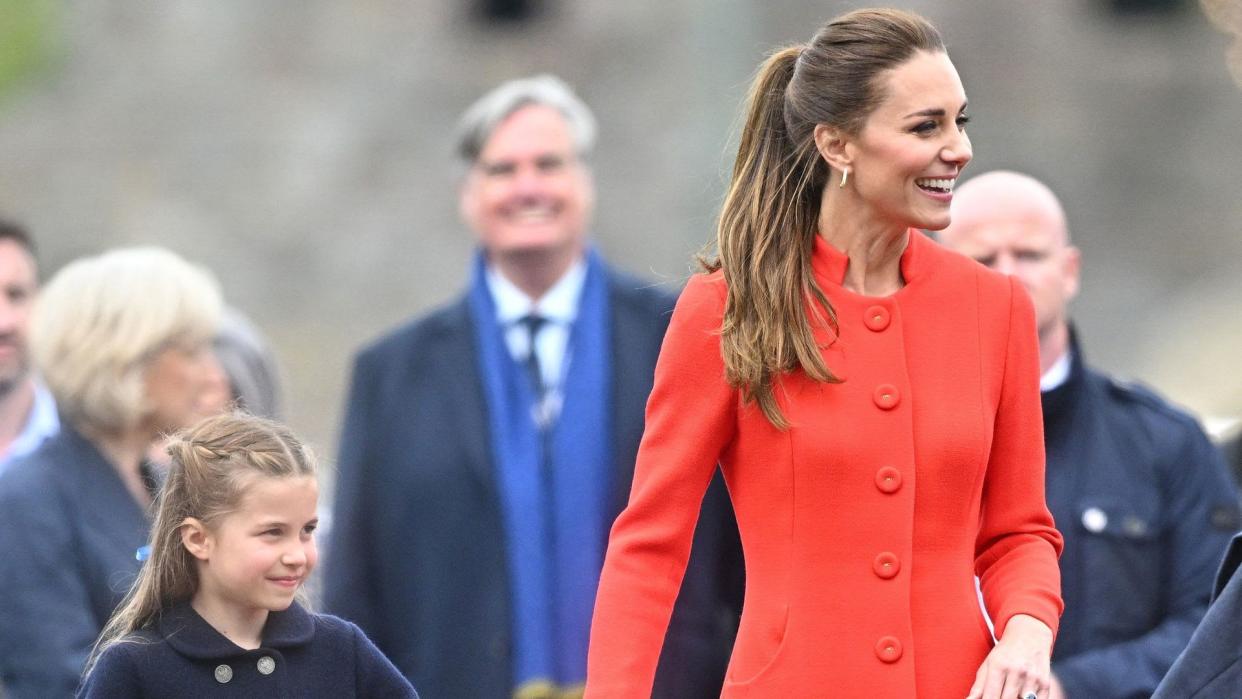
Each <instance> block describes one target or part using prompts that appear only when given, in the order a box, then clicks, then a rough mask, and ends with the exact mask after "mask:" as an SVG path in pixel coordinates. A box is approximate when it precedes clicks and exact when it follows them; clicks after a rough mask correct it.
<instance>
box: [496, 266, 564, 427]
mask: <svg viewBox="0 0 1242 699" xmlns="http://www.w3.org/2000/svg"><path fill="white" fill-rule="evenodd" d="M484 279H485V281H486V282H487V290H488V292H489V293H490V294H491V296H492V302H493V303H494V304H495V306H496V320H497V322H499V323H500V327H501V328H503V329H504V333H505V344H506V345H508V347H509V354H510V355H511V356H512V357H513V359H514V360H515V361H517V362H519V363H522V362H525V361H526V359H527V357H528V356H529V355H530V349H531V348H530V333H529V332H528V331H527V329H526V326H524V325H522V323H521V319H522V318H524V317H526V316H528V315H532V314H533V315H537V316H539V317H541V318H543V319H544V321H545V322H544V324H543V326H542V327H541V328H540V329H539V332H538V333H537V334H536V335H535V354H536V356H537V357H538V358H539V370H540V373H541V374H542V377H543V385H544V387H545V391H546V392H545V397H544V401H545V402H544V405H543V410H545V411H547V414H548V415H549V416H550V417H551V418H553V419H555V416H556V415H557V414H559V413H560V406H561V401H562V396H563V394H562V392H561V388H562V384H563V383H564V380H565V369H566V368H567V367H568V366H569V358H570V354H571V352H572V348H571V347H570V346H569V333H570V330H571V329H572V328H573V323H574V320H576V319H577V317H578V301H579V299H580V298H581V297H582V287H583V284H584V283H585V282H586V262H585V261H584V260H582V259H579V260H578V261H576V262H574V264H573V266H571V267H570V268H569V269H568V270H567V271H566V272H565V274H563V275H562V276H561V278H560V279H558V280H557V282H556V283H555V284H553V285H552V288H550V289H548V291H547V292H546V293H544V295H543V296H542V297H540V298H538V299H532V298H531V297H529V296H527V295H526V293H525V292H523V291H522V290H521V289H519V288H518V287H517V286H516V285H515V284H514V283H513V282H511V281H509V280H508V279H506V278H505V276H504V275H503V274H501V273H500V271H499V270H497V269H496V268H495V267H493V266H492V265H488V266H487V272H486V275H485V277H484Z"/></svg>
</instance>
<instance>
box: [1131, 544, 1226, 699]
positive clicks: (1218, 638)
mask: <svg viewBox="0 0 1242 699" xmlns="http://www.w3.org/2000/svg"><path fill="white" fill-rule="evenodd" d="M1240 563H1242V534H1239V535H1237V536H1235V537H1233V541H1232V542H1230V544H1229V551H1228V552H1227V553H1226V554H1225V560H1224V561H1223V562H1222V563H1221V566H1220V571H1219V572H1217V574H1216V588H1215V590H1214V591H1213V600H1212V606H1211V607H1209V608H1208V611H1207V615H1206V616H1204V617H1203V621H1202V623H1200V624H1199V628H1198V629H1196V630H1195V634H1194V635H1193V636H1191V637H1190V645H1188V646H1186V650H1184V651H1183V652H1182V654H1181V656H1180V657H1178V659H1177V662H1175V663H1173V667H1172V668H1170V669H1169V674H1167V675H1165V677H1164V681H1162V682H1161V683H1160V686H1159V687H1157V688H1156V693H1155V694H1153V695H1152V699H1237V697H1242V575H1238V574H1237V570H1238V565H1239V564H1240Z"/></svg>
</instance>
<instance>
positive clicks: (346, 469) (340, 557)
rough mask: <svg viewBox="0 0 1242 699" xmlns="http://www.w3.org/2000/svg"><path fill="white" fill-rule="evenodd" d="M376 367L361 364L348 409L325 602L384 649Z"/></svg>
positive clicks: (356, 366) (357, 363)
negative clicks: (376, 516)
mask: <svg viewBox="0 0 1242 699" xmlns="http://www.w3.org/2000/svg"><path fill="white" fill-rule="evenodd" d="M370 366H371V363H369V362H368V361H367V355H365V354H364V355H360V356H359V358H358V359H357V360H356V361H355V363H354V370H353V375H352V378H351V381H350V391H349V399H348V402H347V403H346V406H345V423H344V427H343V429H342V430H341V444H340V449H339V451H338V454H337V473H336V493H335V496H334V499H333V508H332V530H331V531H330V532H329V533H328V550H327V556H326V560H325V564H324V578H323V602H324V609H325V611H327V612H329V613H331V614H334V615H336V616H339V617H342V618H344V619H347V620H349V621H352V622H354V623H356V624H358V625H359V626H361V627H362V628H363V630H364V631H365V632H366V633H367V634H369V635H370V636H371V637H372V638H375V639H376V640H377V641H378V642H379V643H380V644H381V645H383V644H384V643H385V641H384V638H383V633H382V629H383V626H382V624H381V619H382V618H383V617H382V612H381V611H380V610H378V609H376V605H377V604H378V603H379V599H378V597H377V595H376V593H375V586H374V582H375V576H374V574H373V573H372V570H371V561H373V560H375V558H374V556H375V555H376V554H375V552H374V551H372V549H371V546H372V542H374V541H376V540H377V538H382V537H378V535H377V534H376V533H375V532H374V531H373V529H374V522H373V513H374V512H375V509H374V508H373V507H372V506H371V502H370V487H372V486H373V485H374V484H375V483H377V482H382V479H379V478H376V476H375V474H373V473H371V472H370V471H371V470H372V469H374V468H376V466H377V464H376V462H375V459H374V458H373V457H372V455H371V454H370V445H371V444H372V442H373V441H374V436H373V435H372V433H371V431H372V430H373V429H374V428H375V425H376V422H375V418H374V416H373V414H372V412H373V411H372V410H371V406H372V404H373V403H374V402H375V400H376V398H377V393H376V391H377V386H376V384H375V382H374V381H373V380H372V378H371V377H372V374H373V373H374V372H371V371H369V370H368V368H369V367H370Z"/></svg>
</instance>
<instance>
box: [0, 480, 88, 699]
mask: <svg viewBox="0 0 1242 699" xmlns="http://www.w3.org/2000/svg"><path fill="white" fill-rule="evenodd" d="M31 465H33V464H31ZM39 465H40V466H46V465H47V464H43V463H41V464H39ZM6 475H17V474H6ZM23 475H25V474H23ZM4 485H5V486H6V487H4V488H3V492H2V494H0V590H3V594H0V673H2V675H0V682H2V683H3V685H4V687H5V691H6V692H7V694H5V696H7V697H9V698H10V699H23V698H24V697H47V696H69V695H71V694H72V693H73V691H74V689H75V688H77V686H78V682H79V680H80V679H81V674H82V669H83V668H84V667H85V665H86V658H87V655H88V654H89V653H90V651H91V648H92V646H93V645H94V643H95V636H96V635H97V634H98V633H99V630H100V626H101V625H102V623H103V621H106V620H97V619H96V617H95V612H94V610H93V609H92V605H91V596H90V592H89V590H88V588H87V580H86V578H85V576H83V575H82V574H81V571H80V570H79V567H78V561H77V560H76V559H75V556H74V552H75V550H76V543H75V542H74V541H73V537H72V536H71V533H70V529H69V524H68V522H69V521H71V519H72V517H71V515H70V514H69V513H66V512H64V511H63V508H61V507H60V506H59V505H58V503H57V502H56V500H55V499H54V495H53V493H52V492H51V490H50V489H49V488H48V486H47V485H46V483H45V482H44V481H36V480H33V479H22V481H21V482H20V483H17V482H13V481H10V482H8V483H5V484H4ZM33 488H39V489H40V490H41V492H33Z"/></svg>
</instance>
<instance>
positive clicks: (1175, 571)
mask: <svg viewBox="0 0 1242 699" xmlns="http://www.w3.org/2000/svg"><path fill="white" fill-rule="evenodd" d="M952 213H953V222H952V223H951V224H950V226H949V228H948V229H946V230H945V231H943V232H942V233H941V235H940V240H941V242H942V243H943V244H945V245H946V246H948V247H950V248H953V249H955V250H957V251H959V252H961V253H963V254H965V255H968V256H970V257H973V258H974V259H976V260H978V261H979V262H980V263H982V264H984V265H987V266H988V267H991V268H993V269H995V270H998V271H1000V272H1003V273H1005V274H1012V275H1014V276H1015V277H1017V278H1018V279H1019V280H1020V281H1021V282H1022V284H1023V286H1025V287H1026V290H1027V291H1028V292H1029V293H1030V295H1031V298H1032V300H1033V301H1034V304H1035V315H1036V325H1037V329H1038V333H1039V353H1040V371H1041V372H1042V376H1041V378H1040V389H1041V391H1042V393H1043V409H1044V440H1045V446H1046V451H1047V471H1046V477H1047V489H1046V490H1047V498H1048V507H1049V509H1050V510H1052V514H1053V516H1054V517H1055V518H1056V522H1057V527H1058V528H1059V529H1060V530H1061V533H1062V534H1063V535H1064V536H1065V551H1064V553H1063V554H1062V556H1061V575H1062V583H1061V584H1062V595H1063V597H1064V599H1065V614H1064V616H1063V617H1062V620H1061V628H1060V631H1059V633H1058V636H1057V641H1056V646H1055V648H1054V653H1053V665H1052V670H1053V674H1054V677H1055V682H1054V687H1053V693H1052V695H1051V697H1052V698H1053V699H1055V698H1057V697H1070V698H1071V699H1080V698H1090V699H1107V698H1109V697H1116V698H1117V699H1121V698H1122V697H1147V696H1150V695H1151V693H1152V691H1154V690H1155V688H1156V685H1157V684H1158V683H1159V682H1160V678H1161V677H1162V676H1163V675H1164V674H1165V672H1167V671H1168V669H1169V667H1170V665H1172V663H1173V660H1174V659H1175V658H1176V657H1177V655H1178V653H1179V652H1180V651H1181V649H1182V648H1184V647H1185V645H1186V643H1187V641H1188V640H1189V639H1190V635H1191V633H1192V632H1193V631H1194V629H1195V626H1196V625H1197V624H1198V623H1199V619H1200V618H1201V617H1202V616H1203V612H1204V610H1205V609H1206V606H1207V603H1208V596H1209V594H1210V593H1211V590H1212V580H1213V575H1214V573H1215V571H1216V565H1217V563H1218V562H1219V561H1220V557H1221V555H1222V554H1223V553H1224V550H1225V547H1226V545H1227V544H1228V542H1229V538H1230V536H1231V535H1232V534H1233V533H1234V531H1236V530H1237V529H1238V527H1239V526H1240V518H1239V514H1238V509H1237V505H1236V503H1237V495H1236V492H1235V488H1234V484H1233V482H1232V479H1231V477H1230V476H1229V474H1228V472H1227V470H1226V468H1225V465H1224V462H1223V460H1222V459H1221V457H1220V455H1219V453H1217V451H1216V449H1215V448H1214V447H1213V446H1212V444H1211V442H1209V441H1208V438H1207V437H1206V436H1205V435H1204V433H1203V430H1202V429H1201V428H1200V427H1199V424H1198V423H1197V422H1196V421H1195V419H1194V418H1193V417H1191V416H1190V415H1188V414H1186V413H1185V412H1183V411H1181V410H1178V409H1177V408H1174V407H1173V406H1171V405H1169V403H1167V402H1166V401H1165V400H1163V399H1162V398H1160V397H1159V396H1157V395H1156V394H1155V393H1153V392H1151V391H1150V390H1148V389H1146V388H1144V387H1141V386H1135V385H1130V384H1122V383H1119V382H1117V381H1116V380H1114V379H1112V378H1110V377H1108V376H1107V375H1105V374H1103V373H1101V372H1099V371H1096V370H1095V369H1093V368H1091V367H1090V366H1088V365H1087V364H1086V362H1085V360H1084V358H1083V352H1082V349H1081V347H1080V345H1079V342H1078V340H1077V337H1076V335H1075V333H1074V329H1073V326H1072V325H1071V323H1070V321H1069V313H1068V308H1069V303H1070V301H1071V300H1072V299H1073V298H1074V296H1075V295H1076V294H1077V293H1078V283H1079V265H1080V255H1079V252H1078V250H1077V249H1076V248H1074V247H1073V245H1071V244H1070V237H1069V227H1068V226H1067V224H1066V218H1065V212H1064V210H1063V209H1062V207H1061V204H1060V202H1059V201H1058V200H1057V197H1056V195H1054V194H1053V193H1052V191H1051V190H1050V189H1048V188H1047V187H1046V186H1044V185H1043V184H1041V183H1040V182H1038V181H1036V180H1034V179H1032V178H1030V177H1027V176H1025V175H1020V174H1017V173H1013V172H990V173H987V174H984V175H980V176H978V177H976V178H974V179H972V180H971V181H969V182H967V183H965V184H964V185H962V186H960V187H958V188H957V190H956V191H955V192H954V195H953V205H952Z"/></svg>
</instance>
